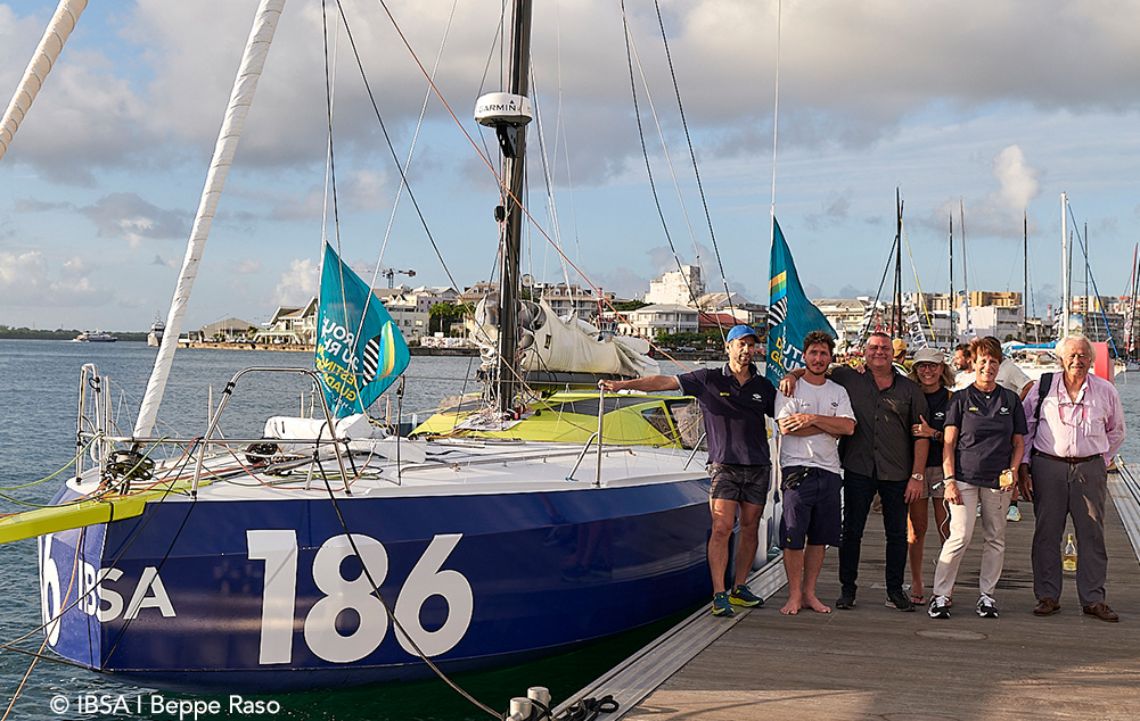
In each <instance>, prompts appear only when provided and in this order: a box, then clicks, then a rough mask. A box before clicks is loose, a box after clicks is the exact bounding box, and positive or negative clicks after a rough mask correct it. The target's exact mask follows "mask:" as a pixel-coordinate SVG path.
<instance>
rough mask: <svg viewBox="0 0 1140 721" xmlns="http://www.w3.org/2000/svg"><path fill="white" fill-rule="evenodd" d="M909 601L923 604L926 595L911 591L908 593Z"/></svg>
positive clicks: (917, 604) (918, 604)
mask: <svg viewBox="0 0 1140 721" xmlns="http://www.w3.org/2000/svg"><path fill="white" fill-rule="evenodd" d="M910 602H911V603H913V604H914V605H916V606H925V605H926V596H923V595H921V594H917V593H912V594H910Z"/></svg>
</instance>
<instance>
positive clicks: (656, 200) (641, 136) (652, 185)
mask: <svg viewBox="0 0 1140 721" xmlns="http://www.w3.org/2000/svg"><path fill="white" fill-rule="evenodd" d="M621 21H622V28H623V29H624V31H625V33H624V34H625V55H626V62H627V63H628V65H629V87H630V92H631V93H632V96H633V115H634V117H635V118H636V119H637V137H638V140H639V141H640V142H641V156H642V158H643V159H644V160H645V174H646V176H647V177H648V179H649V190H650V192H651V193H652V194H653V204H654V206H655V207H656V208H657V217H658V218H660V219H661V230H662V231H663V232H664V233H665V241H666V242H667V243H668V244H669V251H670V252H671V253H672V254H673V260H674V261H676V263H677V272H678V273H680V275H681V282H683V283H684V284H685V289H686V290H688V291H689V299H690V301H692V303H693V305H696V304H697V296H696V292H695V291H694V290H693V286H692V284H691V283H690V282H689V277H688V276H687V275H686V274H685V269H684V268H683V267H682V265H681V258H680V257H679V256H678V255H677V247H676V246H675V245H674V244H673V235H672V233H670V232H669V224H668V223H667V222H666V221H665V211H664V210H663V209H662V208H661V197H660V196H659V195H658V193H657V182H656V181H655V180H654V178H653V166H652V165H651V164H650V162H649V150H648V148H647V147H646V145H645V129H644V127H643V126H642V124H641V110H640V105H639V104H638V101H637V82H636V80H635V79H634V74H633V52H632V48H631V45H632V37H631V33H630V29H629V22H628V18H627V16H626V11H625V0H622V2H621ZM698 312H699V310H698ZM722 333H723V331H722Z"/></svg>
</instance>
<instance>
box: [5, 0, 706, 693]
mask: <svg viewBox="0 0 1140 721" xmlns="http://www.w3.org/2000/svg"><path fill="white" fill-rule="evenodd" d="M283 4H284V0H261V1H260V4H259V7H258V9H257V13H256V17H255V21H254V26H253V29H252V30H251V33H250V36H249V41H248V43H247V46H246V50H245V53H244V55H243V57H242V61H241V65H240V67H239V70H238V73H237V78H236V79H235V83H234V89H233V92H232V95H231V99H230V105H229V108H228V109H227V111H226V115H225V122H224V123H223V126H222V129H221V131H220V132H219V140H218V144H217V146H216V148H215V155H214V160H213V162H212V164H211V167H210V170H209V173H208V175H207V183H206V187H205V188H204V190H203V195H202V201H201V204H200V206H199V211H198V215H197V216H196V218H195V222H194V226H193V229H192V231H191V235H190V240H189V242H188V247H187V252H186V259H185V260H184V263H183V271H182V274H181V275H180V278H179V281H178V285H177V287H176V289H175V293H174V300H173V302H172V304H171V310H170V312H169V314H168V316H167V320H166V323H165V333H164V335H163V338H162V341H161V346H160V348H159V352H158V356H157V359H156V361H155V368H154V371H153V373H152V376H151V381H150V383H149V384H148V387H147V391H146V395H145V397H144V400H143V403H142V407H141V409H140V411H139V417H138V420H137V421H136V423H135V427H134V430H133V431H132V432H131V433H130V434H127V435H121V434H117V432H116V430H115V427H114V426H113V425H112V424H111V422H110V420H109V418H110V412H109V408H110V407H111V405H112V404H110V402H109V399H110V398H111V395H110V392H111V391H110V388H109V384H108V383H107V382H106V379H105V378H103V377H101V376H100V374H99V372H98V370H97V369H96V368H95V367H94V366H92V365H88V366H85V367H84V370H83V374H82V378H81V383H80V387H81V391H80V404H79V408H80V413H81V419H80V421H79V423H78V425H77V429H78V431H77V436H76V441H77V444H78V448H79V453H78V454H77V457H76V475H75V477H73V478H71V479H69V480H68V481H66V483H65V484H64V485H63V486H62V487H61V488H60V489H59V491H58V493H57V495H56V497H55V499H54V501H53V504H52V506H51V507H49V508H44V509H37V510H33V511H29V512H26V513H22V514H16V515H13V516H9V517H6V518H4V519H2V520H0V542H4V541H11V540H16V539H19V538H30V537H36V538H38V544H39V576H40V602H41V609H42V618H43V630H44V634H45V637H46V646H47V648H48V649H49V650H50V651H51V652H54V653H55V654H57V655H59V656H61V657H63V658H64V659H66V660H67V661H69V662H71V663H74V664H77V665H79V666H81V667H84V668H87V669H91V670H94V671H98V672H103V673H108V674H114V675H116V676H119V677H122V678H124V679H127V680H130V681H133V682H136V683H138V684H141V685H145V686H149V687H173V688H182V689H210V688H214V689H221V688H224V689H227V690H241V689H256V690H259V691H263V692H264V691H274V690H293V689H303V688H316V687H327V686H339V685H346V684H357V683H372V682H389V681H396V680H403V679H411V678H419V677H424V676H428V675H430V674H431V673H433V672H434V669H436V668H438V669H440V670H441V671H442V672H449V671H455V670H465V669H478V668H488V667H494V666H500V665H504V664H508V663H516V662H520V661H522V660H525V659H528V658H533V657H536V656H540V655H545V654H552V653H557V652H559V651H562V650H565V649H569V648H572V647H575V646H577V645H579V644H582V643H585V642H588V641H591V640H594V639H599V638H602V637H605V636H608V635H612V634H616V633H620V632H623V631H626V630H629V629H632V628H635V627H638V626H642V625H645V624H648V623H651V622H654V621H657V620H659V619H662V618H665V617H667V616H670V615H672V614H674V613H677V612H678V611H682V610H685V609H689V608H692V607H693V606H694V605H695V604H697V603H698V602H700V601H701V600H703V599H706V598H707V597H708V594H709V592H710V588H711V584H710V580H709V577H708V570H707V564H706V558H705V545H706V538H707V533H708V526H709V519H708V507H707V504H708V488H709V480H708V475H707V473H706V472H705V471H704V470H703V463H704V454H703V453H702V452H701V451H700V450H698V449H696V448H694V449H692V450H688V449H684V448H679V447H652V446H636V447H633V446H629V445H614V444H611V443H609V432H610V431H609V429H608V428H607V427H606V426H607V419H606V418H605V416H604V413H602V411H604V408H605V406H606V404H609V403H614V402H619V401H618V400H617V399H612V398H605V397H604V396H595V399H594V400H595V402H596V403H597V406H598V410H599V416H598V425H597V433H596V434H594V435H592V437H591V438H590V439H589V440H588V441H587V442H585V443H555V442H517V441H512V442H505V443H504V442H494V441H490V440H472V439H437V440H433V441H419V440H408V439H402V438H400V437H399V436H390V435H388V434H387V433H386V432H385V431H384V430H383V429H382V428H379V427H378V426H377V424H376V423H374V422H373V421H372V420H371V419H370V418H369V417H368V416H367V415H366V410H367V407H368V404H369V403H370V402H371V399H373V398H375V397H376V396H377V395H378V394H379V393H381V392H383V391H384V390H385V389H388V388H392V387H395V388H399V387H400V384H402V383H403V382H404V380H403V378H401V377H400V373H401V372H402V368H403V366H405V365H406V363H407V350H406V347H405V346H404V344H403V341H402V338H401V337H400V335H399V331H398V330H397V329H395V328H394V326H393V325H392V323H391V322H390V319H386V318H385V316H386V313H385V312H384V311H383V309H382V306H381V304H380V303H379V301H378V300H377V299H376V297H375V295H374V294H373V293H372V291H371V288H369V287H368V284H367V283H364V282H363V281H362V280H361V279H360V278H359V277H357V276H356V275H355V274H354V273H353V272H352V270H351V269H350V268H349V267H348V266H347V265H346V264H345V263H343V261H341V260H340V258H339V255H338V254H337V252H336V250H335V248H333V247H332V245H331V244H328V243H327V242H326V243H325V244H324V246H323V249H322V251H323V256H324V263H323V265H322V279H321V288H322V305H321V318H320V322H319V324H320V327H319V332H320V334H321V335H320V338H319V340H318V344H317V345H318V349H317V353H316V364H315V365H316V368H314V369H308V370H306V369H297V368H289V369H271V368H250V369H246V370H243V371H241V372H239V373H237V374H236V375H234V377H233V378H232V379H230V381H229V383H228V384H227V385H226V389H225V391H224V393H223V395H222V399H221V401H220V402H219V403H218V405H217V407H216V409H215V410H214V411H213V412H212V415H211V418H210V420H209V423H208V425H207V427H206V429H205V431H204V432H203V433H201V434H198V435H196V436H194V437H191V438H165V437H160V436H157V435H156V434H155V433H154V431H153V427H154V423H155V420H156V417H157V412H158V406H159V403H160V401H161V398H162V391H163V386H164V383H165V378H166V376H167V374H168V373H169V371H170V363H171V360H172V358H173V353H174V350H175V348H176V346H177V338H178V335H179V332H180V329H181V322H182V312H183V311H184V309H185V306H186V303H187V301H188V299H189V294H190V287H191V285H192V282H193V278H194V275H195V273H196V269H197V262H198V260H200V258H201V255H202V251H203V248H204V243H205V239H206V236H207V234H208V231H209V226H210V219H211V218H212V215H213V212H214V208H215V207H216V204H217V197H218V194H219V193H220V191H221V185H222V184H224V181H225V176H226V173H227V171H228V167H229V164H230V161H231V160H232V159H233V157H234V153H235V151H236V145H237V138H238V137H240V129H241V125H242V123H243V121H244V117H245V112H246V110H247V109H248V107H249V104H250V102H251V101H252V97H253V94H254V91H255V90H256V85H257V78H258V76H259V75H260V72H261V68H262V65H263V64H264V62H265V59H266V55H267V53H268V48H269V44H270V43H271V42H272V38H273V33H274V29H275V27H276V22H277V18H278V16H279V15H280V12H281V10H282V6H283ZM512 15H513V26H512V27H513V30H512V42H511V47H512V51H511V72H510V77H511V82H510V87H509V92H507V93H504V94H494V96H493V97H490V98H486V97H485V98H484V99H482V100H481V101H480V103H479V114H480V121H481V122H486V123H488V124H490V125H491V126H492V127H494V128H495V129H496V132H497V134H498V136H499V139H500V146H501V148H502V150H503V155H504V161H503V168H504V173H503V175H504V177H505V178H508V179H509V181H508V182H507V183H506V184H505V185H506V187H505V190H504V200H505V202H504V204H503V205H504V206H505V207H503V209H502V212H503V213H504V214H505V225H506V228H507V230H506V233H507V240H506V243H505V244H504V246H505V248H506V252H504V253H503V254H502V267H501V277H502V279H503V288H502V298H501V302H500V321H501V327H503V328H513V327H516V320H515V316H516V314H517V312H518V305H517V304H516V303H515V289H516V288H517V284H518V246H519V238H520V231H521V220H522V202H521V198H522V197H523V182H522V181H523V159H524V157H525V156H524V153H525V139H526V124H527V121H528V120H529V112H528V106H529V101H528V99H527V97H526V94H527V79H528V54H529V30H530V15H531V2H530V0H514V3H513V13H512ZM497 19H498V18H497V17H496V20H497ZM326 286H327V291H328V292H327V293H326ZM516 351H517V337H516V335H515V334H514V333H508V332H504V333H502V334H501V337H500V338H499V367H498V369H497V373H496V377H495V380H496V383H497V389H498V390H497V393H496V400H497V402H498V404H499V405H498V410H499V411H500V412H501V413H509V412H510V411H511V409H512V408H513V406H514V403H515V399H516V398H517V397H518V395H519V390H520V383H519V380H520V376H519V373H518V369H517V368H515V367H514V365H513V363H514V361H515V359H516V358H517V353H516ZM281 373H290V374H294V375H297V374H300V375H302V376H304V377H306V378H308V379H310V380H311V381H312V383H313V384H314V387H316V388H319V389H320V392H319V393H317V394H316V397H317V398H318V400H319V403H318V408H319V413H318V417H316V418H292V417H284V416H281V417H271V418H269V419H268V420H267V421H266V424H265V430H264V433H263V434H262V436H261V437H257V438H244V439H241V438H237V439H235V438H228V439H227V438H222V437H221V434H220V433H219V430H218V428H219V423H220V419H221V418H222V417H223V416H224V414H225V410H226V407H227V405H228V403H229V401H230V399H231V398H233V397H235V396H240V395H241V394H242V393H243V392H247V391H245V388H246V387H247V380H248V377H250V376H255V375H266V374H281ZM397 396H398V397H399V394H398V392H397ZM167 444H173V446H174V448H175V449H176V452H175V453H174V454H173V455H171V456H170V457H167V458H163V457H162V455H161V454H160V453H159V449H160V448H162V447H164V446H166V445H167ZM87 459H92V460H91V461H88V460H87Z"/></svg>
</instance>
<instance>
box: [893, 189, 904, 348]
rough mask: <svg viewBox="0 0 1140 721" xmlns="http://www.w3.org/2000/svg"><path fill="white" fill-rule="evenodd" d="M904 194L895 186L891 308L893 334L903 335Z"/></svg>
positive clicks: (897, 336) (898, 336) (896, 335)
mask: <svg viewBox="0 0 1140 721" xmlns="http://www.w3.org/2000/svg"><path fill="white" fill-rule="evenodd" d="M902 212H903V211H902V196H901V194H900V193H899V189H898V188H897V187H896V188H895V291H894V308H892V309H891V335H892V336H893V337H895V338H901V337H902V329H903V307H902V306H903V300H902Z"/></svg>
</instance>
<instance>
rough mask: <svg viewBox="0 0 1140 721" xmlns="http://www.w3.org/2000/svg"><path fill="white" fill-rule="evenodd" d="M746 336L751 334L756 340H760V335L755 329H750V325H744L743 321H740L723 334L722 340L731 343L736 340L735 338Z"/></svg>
mask: <svg viewBox="0 0 1140 721" xmlns="http://www.w3.org/2000/svg"><path fill="white" fill-rule="evenodd" d="M746 336H752V337H753V338H755V339H756V340H757V341H759V340H760V336H759V335H758V334H757V333H756V331H755V330H753V329H752V326H750V325H744V324H743V323H741V324H740V325H734V326H732V330H730V331H729V332H728V335H727V336H725V339H724V342H725V343H731V342H732V341H734V340H736V339H737V338H744V337H746Z"/></svg>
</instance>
